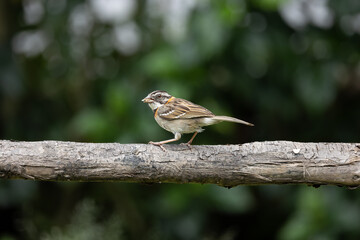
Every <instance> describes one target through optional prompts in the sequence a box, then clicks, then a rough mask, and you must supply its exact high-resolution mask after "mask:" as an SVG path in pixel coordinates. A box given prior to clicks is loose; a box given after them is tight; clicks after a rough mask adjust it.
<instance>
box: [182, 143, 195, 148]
mask: <svg viewBox="0 0 360 240" xmlns="http://www.w3.org/2000/svg"><path fill="white" fill-rule="evenodd" d="M180 145H185V146H187V147H188V148H189V150H192V146H191V144H190V143H180Z"/></svg>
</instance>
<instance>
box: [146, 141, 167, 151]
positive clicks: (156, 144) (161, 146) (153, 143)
mask: <svg viewBox="0 0 360 240" xmlns="http://www.w3.org/2000/svg"><path fill="white" fill-rule="evenodd" d="M149 144H152V145H155V146H159V147H160V148H161V150H163V151H164V152H166V149H165V148H164V146H163V145H162V143H159V142H152V141H150V142H149Z"/></svg>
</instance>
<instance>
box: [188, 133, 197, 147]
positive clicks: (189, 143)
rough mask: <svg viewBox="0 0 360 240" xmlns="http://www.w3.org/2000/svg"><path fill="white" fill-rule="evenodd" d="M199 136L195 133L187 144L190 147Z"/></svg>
mask: <svg viewBox="0 0 360 240" xmlns="http://www.w3.org/2000/svg"><path fill="white" fill-rule="evenodd" d="M197 134H198V132H194V135H193V136H192V137H191V138H190V140H189V141H188V142H187V143H186V144H187V145H189V146H190V145H191V143H192V141H193V140H194V138H195V136H196V135H197Z"/></svg>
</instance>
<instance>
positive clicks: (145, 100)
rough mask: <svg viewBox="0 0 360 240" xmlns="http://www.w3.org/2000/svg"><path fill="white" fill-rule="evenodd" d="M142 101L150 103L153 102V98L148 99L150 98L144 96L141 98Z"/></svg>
mask: <svg viewBox="0 0 360 240" xmlns="http://www.w3.org/2000/svg"><path fill="white" fill-rule="evenodd" d="M141 101H142V102H143V103H151V102H154V100H152V99H150V98H148V97H146V98H144V99H143V100H141Z"/></svg>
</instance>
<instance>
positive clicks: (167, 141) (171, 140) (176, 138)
mask: <svg viewBox="0 0 360 240" xmlns="http://www.w3.org/2000/svg"><path fill="white" fill-rule="evenodd" d="M180 138H181V134H180V133H175V136H174V138H172V139H169V140H164V141H161V142H149V144H152V145H155V146H159V147H160V148H161V149H162V150H163V151H164V152H165V151H166V149H165V148H164V147H163V146H162V145H163V144H166V143H170V142H175V141H178V140H179V139H180Z"/></svg>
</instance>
